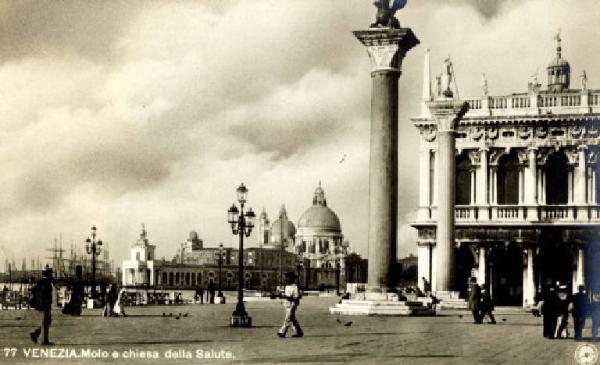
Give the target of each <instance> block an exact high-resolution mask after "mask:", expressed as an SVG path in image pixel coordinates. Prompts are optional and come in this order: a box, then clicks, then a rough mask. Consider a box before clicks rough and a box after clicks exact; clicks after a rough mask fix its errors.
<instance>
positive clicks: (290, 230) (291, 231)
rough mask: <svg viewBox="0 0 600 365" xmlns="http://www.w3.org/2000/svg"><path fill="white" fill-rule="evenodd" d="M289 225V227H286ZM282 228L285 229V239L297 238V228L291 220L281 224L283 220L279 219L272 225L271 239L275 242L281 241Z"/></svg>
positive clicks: (285, 220)
mask: <svg viewBox="0 0 600 365" xmlns="http://www.w3.org/2000/svg"><path fill="white" fill-rule="evenodd" d="M286 225H287V227H286ZM281 228H283V236H284V237H292V238H293V237H295V236H296V226H295V225H294V223H293V222H292V221H290V220H287V219H286V218H284V220H283V223H282V222H281V218H279V219H277V220H276V221H275V222H273V224H271V237H272V238H273V240H274V241H279V240H280V238H281Z"/></svg>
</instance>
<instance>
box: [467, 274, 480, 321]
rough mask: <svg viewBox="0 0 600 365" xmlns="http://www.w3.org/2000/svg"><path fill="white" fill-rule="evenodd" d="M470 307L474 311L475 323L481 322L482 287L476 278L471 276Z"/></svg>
mask: <svg viewBox="0 0 600 365" xmlns="http://www.w3.org/2000/svg"><path fill="white" fill-rule="evenodd" d="M469 309H470V310H471V313H473V323H475V324H481V319H482V318H481V288H480V287H479V284H477V280H476V279H475V278H471V292H470V293H469Z"/></svg>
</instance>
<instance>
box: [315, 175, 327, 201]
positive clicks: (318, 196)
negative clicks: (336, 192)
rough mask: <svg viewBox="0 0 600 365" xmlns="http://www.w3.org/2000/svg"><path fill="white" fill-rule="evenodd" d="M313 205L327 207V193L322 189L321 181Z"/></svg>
mask: <svg viewBox="0 0 600 365" xmlns="http://www.w3.org/2000/svg"><path fill="white" fill-rule="evenodd" d="M313 205H320V206H322V207H326V206H327V200H326V199H325V191H324V190H323V188H322V187H321V181H320V180H319V186H317V188H316V189H315V195H314V197H313Z"/></svg>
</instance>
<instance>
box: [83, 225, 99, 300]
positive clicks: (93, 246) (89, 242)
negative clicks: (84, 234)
mask: <svg viewBox="0 0 600 365" xmlns="http://www.w3.org/2000/svg"><path fill="white" fill-rule="evenodd" d="M91 236H92V238H89V237H88V238H87V239H86V240H85V250H86V252H87V253H88V255H92V299H96V256H100V253H101V252H102V241H101V240H98V241H96V226H92V234H91Z"/></svg>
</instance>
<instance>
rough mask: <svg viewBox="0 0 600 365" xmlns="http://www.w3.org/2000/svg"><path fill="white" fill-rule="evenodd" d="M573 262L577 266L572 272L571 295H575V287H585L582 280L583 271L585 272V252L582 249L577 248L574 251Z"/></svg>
mask: <svg viewBox="0 0 600 365" xmlns="http://www.w3.org/2000/svg"><path fill="white" fill-rule="evenodd" d="M575 252H576V255H577V256H576V257H575V260H576V261H577V266H576V267H575V270H574V272H573V293H577V287H578V286H579V285H585V279H584V271H585V266H584V265H585V264H584V262H585V256H584V255H585V252H584V250H583V249H582V248H580V247H578V248H577V249H576V250H575Z"/></svg>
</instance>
